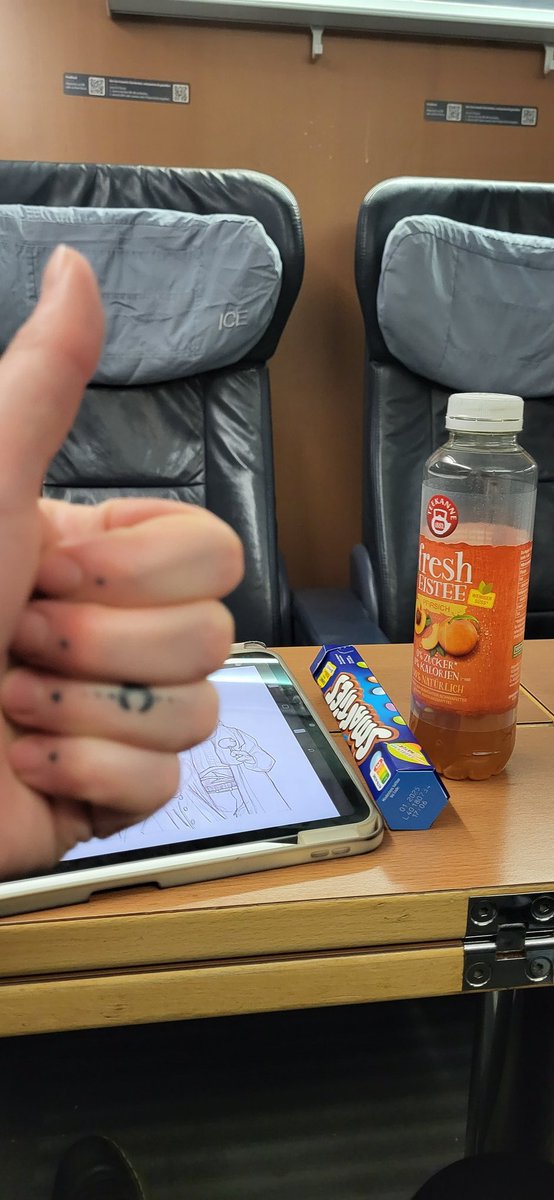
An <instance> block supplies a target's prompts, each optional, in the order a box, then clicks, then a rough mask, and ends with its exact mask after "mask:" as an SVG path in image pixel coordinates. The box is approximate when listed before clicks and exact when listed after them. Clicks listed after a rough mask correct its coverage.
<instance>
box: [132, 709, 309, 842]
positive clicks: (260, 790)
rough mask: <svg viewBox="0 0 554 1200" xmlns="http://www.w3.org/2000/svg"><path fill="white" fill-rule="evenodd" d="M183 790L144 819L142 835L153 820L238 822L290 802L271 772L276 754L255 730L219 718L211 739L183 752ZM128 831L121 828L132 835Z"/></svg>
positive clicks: (161, 823) (161, 826)
mask: <svg viewBox="0 0 554 1200" xmlns="http://www.w3.org/2000/svg"><path fill="white" fill-rule="evenodd" d="M180 759H181V780H180V785H179V790H178V791H177V793H176V795H175V797H174V799H173V800H172V801H171V802H170V804H168V805H166V807H165V808H163V809H162V810H161V811H160V812H158V813H155V814H154V816H153V817H149V818H148V820H146V821H143V822H142V825H141V834H142V835H143V836H144V837H148V836H149V833H150V830H151V828H152V825H153V824H155V825H157V827H158V829H164V825H165V822H166V820H168V821H170V822H171V824H172V825H173V826H174V827H175V828H176V829H178V828H179V827H183V826H184V827H185V828H188V829H194V828H195V826H196V824H197V823H198V821H199V819H200V821H201V823H202V824H203V825H205V824H206V822H207V823H209V824H213V825H221V824H224V825H228V826H233V824H234V823H235V822H237V821H240V819H241V817H244V816H246V815H247V814H251V815H257V814H260V813H264V812H265V811H266V810H267V811H269V812H271V813H274V812H275V808H276V806H277V807H281V806H282V807H283V809H288V810H289V812H290V804H289V803H288V801H287V800H286V799H285V797H284V796H283V793H282V792H281V791H280V789H279V788H278V787H277V784H276V783H275V782H274V780H273V779H272V778H271V776H270V772H271V771H272V770H273V767H274V766H275V764H276V759H275V758H274V757H273V755H272V754H270V753H269V751H268V750H265V749H264V747H263V746H261V745H260V743H259V742H258V741H257V740H256V738H255V737H254V736H253V734H251V733H248V732H247V731H246V730H244V729H239V728H238V726H236V725H226V724H224V723H223V722H222V721H219V722H218V724H217V726H216V728H215V730H214V732H213V734H212V736H211V738H208V740H207V741H206V742H202V744H201V745H200V746H195V747H194V748H193V749H192V750H186V751H184V752H183V753H182V754H181V755H180ZM127 833H128V830H125V829H123V830H122V831H121V833H120V835H119V836H120V838H121V840H122V841H125V840H126V834H127Z"/></svg>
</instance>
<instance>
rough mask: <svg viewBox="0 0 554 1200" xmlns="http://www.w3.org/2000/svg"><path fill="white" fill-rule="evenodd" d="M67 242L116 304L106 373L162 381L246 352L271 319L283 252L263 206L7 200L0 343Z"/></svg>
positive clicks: (110, 306)
mask: <svg viewBox="0 0 554 1200" xmlns="http://www.w3.org/2000/svg"><path fill="white" fill-rule="evenodd" d="M59 242H65V243H66V245H70V246H73V247H74V248H75V249H77V250H80V251H81V252H82V253H83V254H84V255H85V256H86V258H88V259H89V261H90V262H91V264H92V266H93V268H94V270H95V273H96V276H97V278H98V280H99V283H100V290H101V292H102V298H103V301H104V305H105V309H106V319H107V326H106V341H105V345H104V351H103V354H102V358H101V361H100V364H99V367H98V369H97V371H96V374H95V375H94V382H95V383H104V384H123V385H124V384H132V383H155V382H161V381H163V380H171V379H179V378H182V377H183V376H186V375H193V374H196V373H198V372H200V371H208V370H213V369H214V368H217V367H222V366H226V365H227V364H229V363H233V362H237V361H238V360H239V359H241V358H242V357H243V356H244V355H245V354H247V353H248V351H249V350H251V349H252V347H253V346H255V345H256V343H257V342H258V341H259V339H260V337H261V336H262V334H263V333H264V332H265V330H266V329H267V327H268V325H269V323H270V321H271V318H272V316H273V313H274V311H275V306H276V304H277V300H278V297H279V291H280V287H281V274H282V266H281V259H280V256H279V253H278V250H277V247H276V246H275V244H274V242H273V241H272V240H271V238H269V237H268V235H267V234H266V232H265V230H264V228H263V226H262V225H261V224H260V222H259V221H257V220H256V219H255V218H254V217H243V216H228V215H221V214H214V215H212V216H197V215H195V214H190V213H179V212H166V211H164V210H158V209H119V208H115V209H114V208H112V209H107V208H103V209H95V208H46V207H28V206H24V205H3V206H0V348H1V349H4V348H5V346H6V345H7V343H8V342H9V340H10V338H11V337H12V335H13V334H14V333H15V332H16V330H17V329H18V328H19V326H20V325H21V324H22V323H23V321H24V320H25V319H26V317H27V316H29V314H30V312H31V311H32V309H33V308H34V306H35V304H36V302H37V298H38V293H39V290H40V282H41V278H42V273H43V270H44V267H45V265H46V262H47V260H48V258H49V257H50V254H51V253H52V251H53V249H54V247H55V246H56V245H57V244H58V243H59Z"/></svg>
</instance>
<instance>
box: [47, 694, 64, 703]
mask: <svg viewBox="0 0 554 1200" xmlns="http://www.w3.org/2000/svg"><path fill="white" fill-rule="evenodd" d="M61 698H62V694H61V692H50V699H51V700H53V701H54V704H59V703H60V700H61Z"/></svg>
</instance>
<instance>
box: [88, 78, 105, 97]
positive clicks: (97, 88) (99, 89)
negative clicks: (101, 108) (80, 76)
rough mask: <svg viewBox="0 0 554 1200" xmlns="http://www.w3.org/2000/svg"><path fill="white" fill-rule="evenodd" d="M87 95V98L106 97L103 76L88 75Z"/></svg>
mask: <svg viewBox="0 0 554 1200" xmlns="http://www.w3.org/2000/svg"><path fill="white" fill-rule="evenodd" d="M88 94H89V96H105V95H106V80H105V79H104V76H103V75H89V77H88Z"/></svg>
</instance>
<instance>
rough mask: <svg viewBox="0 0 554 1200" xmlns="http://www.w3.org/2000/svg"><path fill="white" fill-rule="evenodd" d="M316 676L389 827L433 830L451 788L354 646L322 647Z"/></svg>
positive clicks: (312, 669)
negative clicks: (448, 788)
mask: <svg viewBox="0 0 554 1200" xmlns="http://www.w3.org/2000/svg"><path fill="white" fill-rule="evenodd" d="M310 670H311V672H312V675H313V677H314V679H315V681H316V683H317V684H319V687H320V688H321V690H322V692H323V695H324V697H325V700H326V701H327V704H328V705H329V708H330V709H331V712H332V714H333V716H334V718H335V720H336V721H337V724H338V726H339V728H340V729H342V730H343V731H344V736H345V739H346V741H347V743H348V747H349V749H350V751H351V753H352V755H353V758H354V761H355V763H356V765H357V766H358V767H359V768H360V771H361V773H362V775H363V777H364V779H365V781H366V784H367V786H368V788H369V790H370V792H371V795H372V796H373V799H374V800H375V803H376V805H377V807H378V808H379V810H380V812H381V813H382V815H383V817H384V819H385V821H386V823H387V825H388V826H389V829H429V828H430V826H431V825H432V824H433V821H434V820H435V819H436V817H438V815H439V813H440V812H442V809H443V808H444V806H445V804H447V802H448V792H447V790H446V788H445V786H444V784H443V783H442V780H441V779H439V776H438V775H437V773H436V771H435V769H434V767H433V765H432V763H431V762H429V759H428V758H427V757H426V755H425V754H424V753H423V750H422V749H421V746H420V745H419V744H418V742H416V740H415V738H414V736H413V734H412V732H411V730H410V729H409V728H408V726H407V724H406V722H405V720H404V719H403V717H401V715H400V713H399V712H398V709H397V708H396V707H395V705H394V704H393V703H392V700H391V699H390V697H389V696H387V693H386V691H385V689H384V688H382V687H381V684H380V683H379V680H378V679H376V678H375V675H374V674H373V672H372V670H371V669H370V667H368V665H367V663H365V662H364V660H363V658H362V656H361V654H360V652H359V650H356V647H355V646H322V648H321V650H320V651H319V654H318V655H317V657H316V658H315V659H314V661H313V663H312V665H311V668H310Z"/></svg>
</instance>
